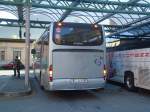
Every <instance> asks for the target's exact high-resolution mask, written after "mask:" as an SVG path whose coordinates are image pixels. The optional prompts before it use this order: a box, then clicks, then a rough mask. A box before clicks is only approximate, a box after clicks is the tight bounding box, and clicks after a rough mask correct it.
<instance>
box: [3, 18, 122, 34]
mask: <svg viewBox="0 0 150 112" xmlns="http://www.w3.org/2000/svg"><path fill="white" fill-rule="evenodd" d="M24 23H25V21H24V20H23V23H22V24H21V27H24ZM50 23H51V22H49V21H33V20H31V21H30V24H31V28H46V27H48V26H49V24H50ZM0 26H9V27H20V21H19V20H16V19H0ZM104 28H105V31H107V32H115V31H116V29H118V28H122V26H120V25H104Z"/></svg>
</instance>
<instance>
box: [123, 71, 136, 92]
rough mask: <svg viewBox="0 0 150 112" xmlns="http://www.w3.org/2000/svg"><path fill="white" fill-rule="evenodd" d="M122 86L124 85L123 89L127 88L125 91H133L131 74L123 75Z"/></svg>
mask: <svg viewBox="0 0 150 112" xmlns="http://www.w3.org/2000/svg"><path fill="white" fill-rule="evenodd" d="M124 84H125V87H126V88H127V90H129V91H134V90H135V86H134V76H133V75H132V74H131V73H130V74H126V75H125V78H124Z"/></svg>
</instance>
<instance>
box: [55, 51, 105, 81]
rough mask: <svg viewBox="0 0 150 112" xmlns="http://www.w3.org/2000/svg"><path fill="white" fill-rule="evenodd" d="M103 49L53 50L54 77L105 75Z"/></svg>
mask: <svg viewBox="0 0 150 112" xmlns="http://www.w3.org/2000/svg"><path fill="white" fill-rule="evenodd" d="M103 67H104V54H103V51H98V50H96V51H86V52H85V51H53V78H54V79H95V78H101V77H103Z"/></svg>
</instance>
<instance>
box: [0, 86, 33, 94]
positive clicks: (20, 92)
mask: <svg viewBox="0 0 150 112" xmlns="http://www.w3.org/2000/svg"><path fill="white" fill-rule="evenodd" d="M31 93H32V88H31V84H30V83H29V87H28V89H27V90H25V91H19V92H0V97H2V96H3V97H20V96H27V95H30V94H31Z"/></svg>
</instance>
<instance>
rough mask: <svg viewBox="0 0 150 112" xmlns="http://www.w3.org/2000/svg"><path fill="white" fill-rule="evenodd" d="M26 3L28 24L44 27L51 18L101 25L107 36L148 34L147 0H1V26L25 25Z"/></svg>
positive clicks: (149, 28) (142, 35)
mask: <svg viewBox="0 0 150 112" xmlns="http://www.w3.org/2000/svg"><path fill="white" fill-rule="evenodd" d="M27 5H29V6H30V7H31V10H30V22H31V28H46V27H48V25H49V24H50V22H54V21H55V22H78V23H91V24H102V25H104V29H105V32H106V33H107V36H106V37H107V38H121V37H123V38H124V37H129V38H134V37H138V38H141V37H144V38H148V37H150V0H30V1H29V0H0V11H5V12H8V13H11V14H12V15H14V16H15V17H16V18H14V19H12V18H11V19H8V18H3V17H2V16H1V15H0V25H1V26H12V27H24V23H25V7H26V6H27Z"/></svg>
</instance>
